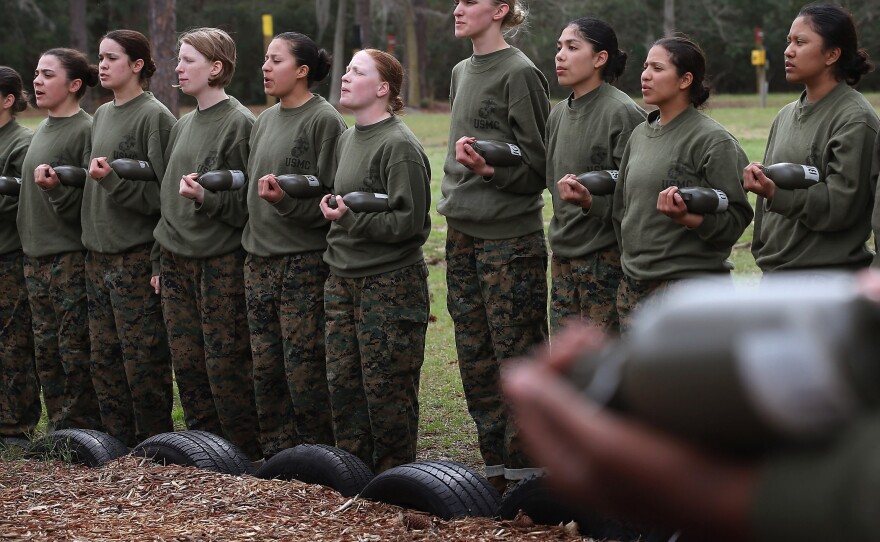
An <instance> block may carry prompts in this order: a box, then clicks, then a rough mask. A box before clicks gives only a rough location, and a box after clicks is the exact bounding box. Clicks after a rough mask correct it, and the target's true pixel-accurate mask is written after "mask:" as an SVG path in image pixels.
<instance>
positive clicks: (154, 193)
mask: <svg viewBox="0 0 880 542" xmlns="http://www.w3.org/2000/svg"><path fill="white" fill-rule="evenodd" d="M175 122H176V119H175V118H174V115H172V114H171V112H170V111H168V109H167V108H166V107H165V106H164V105H162V103H161V102H160V101H159V100H157V99H156V98H155V97H154V96H153V94H152V93H150V92H144V93H143V94H141V95H140V96H138V97H137V98H135V99H133V100H131V101H129V102H126V103H124V104H123V105H119V106H118V105H116V104H115V103H113V102H110V103H106V104H104V105H102V106H101V107H99V108H98V110H97V111H95V120H94V122H93V123H92V158H97V157H105V158H107V161H108V162H112V161H113V160H116V159H117V158H131V159H134V160H143V161H145V162H149V163H150V165H151V166H152V167H153V171H155V172H156V178H157V181H156V182H144V181H131V180H127V179H121V178H120V177H119V176H118V175H117V174H116V173H115V172H114V171H112V170H111V171H110V173H108V174H107V176H106V177H104V179H103V180H101V182H95V181H93V180H91V179H89V181H88V182H87V183H86V186H85V189H84V190H83V209H82V229H83V245H85V247H86V248H87V249H89V250H94V251H96V252H104V253H111V254H115V253H120V252H125V251H126V250H128V249H130V248H132V247H135V246H138V245H143V244H145V243H152V242H153V230H154V229H155V228H156V223H157V222H158V221H159V211H160V205H159V186H160V181H161V179H162V176H163V175H164V174H165V157H164V154H165V147H166V145H167V144H168V138H169V135H170V133H171V127H172V126H174V123H175Z"/></svg>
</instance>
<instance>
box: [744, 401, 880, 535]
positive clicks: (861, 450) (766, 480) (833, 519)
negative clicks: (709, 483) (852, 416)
mask: <svg viewBox="0 0 880 542" xmlns="http://www.w3.org/2000/svg"><path fill="white" fill-rule="evenodd" d="M878 509H880V416H878V415H877V413H876V412H874V413H872V414H870V415H868V416H865V417H864V418H862V419H861V420H859V421H857V422H856V423H854V424H853V425H851V426H850V427H848V428H847V429H846V430H844V431H843V432H842V434H841V435H840V437H839V438H837V439H835V440H834V441H833V442H831V443H829V444H827V445H822V446H814V447H803V448H800V449H793V450H789V451H786V452H782V453H779V454H777V455H774V456H772V457H770V458H768V460H767V461H766V462H765V464H764V465H763V467H762V469H761V470H760V471H759V477H758V483H757V487H756V491H755V495H754V497H753V499H752V503H751V509H750V518H749V519H750V523H751V527H752V540H754V541H755V542H779V541H780V540H797V541H798V542H827V541H830V540H847V541H856V540H858V541H863V542H866V541H876V540H880V514H877V510H878Z"/></svg>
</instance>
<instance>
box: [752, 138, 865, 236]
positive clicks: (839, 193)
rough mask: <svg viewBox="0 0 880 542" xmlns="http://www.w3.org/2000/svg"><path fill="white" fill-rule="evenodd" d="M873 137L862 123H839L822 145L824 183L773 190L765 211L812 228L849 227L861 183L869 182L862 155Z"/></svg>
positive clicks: (859, 199) (856, 211)
mask: <svg viewBox="0 0 880 542" xmlns="http://www.w3.org/2000/svg"><path fill="white" fill-rule="evenodd" d="M876 137H877V132H876V130H875V129H874V128H872V127H871V126H869V125H868V124H867V123H865V122H861V121H854V122H849V123H847V124H845V125H843V126H842V127H841V128H840V129H839V130H838V131H837V133H835V134H834V135H833V136H832V137H831V139H830V140H829V141H828V146H827V147H826V152H827V154H828V160H827V162H826V165H825V171H824V177H825V182H821V183H818V184H816V185H815V186H811V187H810V188H807V189H800V190H783V189H777V190H776V195H775V196H774V198H773V200H772V201H768V202H767V207H766V210H767V211H770V212H774V213H778V214H781V215H783V216H785V217H788V218H792V219H796V220H798V221H800V222H801V223H802V224H804V225H805V226H806V227H807V228H809V229H811V230H814V231H824V232H833V231H841V230H846V229H848V228H851V227H852V226H853V225H855V224H856V223H857V222H858V220H859V216H860V213H859V210H860V209H862V208H863V207H864V202H863V201H862V197H863V196H864V194H865V188H864V186H865V184H866V183H868V182H869V179H868V172H867V171H864V170H863V163H864V160H863V158H862V157H863V156H867V155H869V154H870V153H871V152H872V151H873V149H874V141H875V139H876Z"/></svg>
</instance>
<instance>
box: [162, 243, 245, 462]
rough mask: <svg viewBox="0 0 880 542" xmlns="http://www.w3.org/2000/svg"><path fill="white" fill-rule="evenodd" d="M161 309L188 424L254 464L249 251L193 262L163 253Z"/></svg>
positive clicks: (193, 260)
mask: <svg viewBox="0 0 880 542" xmlns="http://www.w3.org/2000/svg"><path fill="white" fill-rule="evenodd" d="M160 265H161V269H162V271H161V275H160V277H161V292H162V312H163V315H164V317H165V327H166V329H167V330H168V344H169V346H170V348H171V362H172V365H173V366H174V377H175V378H176V380H177V389H178V392H179V393H180V402H181V405H182V406H183V412H184V417H185V419H186V426H187V428H189V429H198V430H201V431H208V432H210V433H214V434H216V435H219V436H222V437H224V438H226V439H227V440H229V441H231V442H233V443H234V444H236V445H237V446H238V447H239V448H241V449H242V451H243V452H244V453H245V454H247V456H248V457H249V458H251V459H252V460H256V459H259V458H261V457H262V451H261V450H260V444H259V442H258V440H257V412H256V407H255V406H254V384H253V378H252V371H253V363H252V361H251V349H250V337H249V334H248V327H247V309H246V307H245V298H244V280H243V274H242V266H243V265H244V251H236V252H233V253H230V254H224V255H222V256H214V257H211V258H188V257H185V256H180V255H177V254H173V253H172V252H170V251H168V250H166V249H162V253H161V257H160Z"/></svg>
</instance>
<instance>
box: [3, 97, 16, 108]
mask: <svg viewBox="0 0 880 542" xmlns="http://www.w3.org/2000/svg"><path fill="white" fill-rule="evenodd" d="M13 105H15V96H14V95H13V94H7V95H6V97H5V98H3V106H2V107H3V109H12V106H13Z"/></svg>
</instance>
